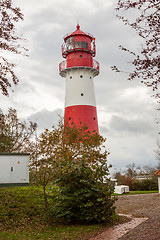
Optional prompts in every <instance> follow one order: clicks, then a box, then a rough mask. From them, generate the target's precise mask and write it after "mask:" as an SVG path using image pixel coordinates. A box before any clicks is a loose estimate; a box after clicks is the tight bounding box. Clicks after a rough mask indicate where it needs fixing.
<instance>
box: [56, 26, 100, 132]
mask: <svg viewBox="0 0 160 240" xmlns="http://www.w3.org/2000/svg"><path fill="white" fill-rule="evenodd" d="M95 53H96V51H95V38H94V37H93V36H92V35H91V34H89V33H84V32H82V31H81V30H80V26H79V25H77V30H76V31H74V32H73V33H72V34H67V35H66V36H65V37H64V43H63V45H62V56H63V57H64V58H66V60H65V61H63V62H61V63H60V65H59V72H60V75H61V76H62V77H65V78H66V94H65V113H64V122H65V123H71V122H74V123H75V124H76V126H77V127H80V126H83V125H84V124H85V125H87V126H88V128H89V131H91V132H92V131H96V132H97V133H98V120H97V109H96V101H95V92H94V81H93V78H94V77H95V76H97V75H98V74H99V63H98V62H97V61H96V60H94V59H93V57H94V56H95Z"/></svg>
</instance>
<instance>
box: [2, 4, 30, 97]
mask: <svg viewBox="0 0 160 240" xmlns="http://www.w3.org/2000/svg"><path fill="white" fill-rule="evenodd" d="M20 20H23V14H22V12H21V10H20V8H18V7H15V6H14V4H13V2H12V0H1V1H0V49H1V54H0V90H1V92H2V94H3V95H6V96H9V92H8V89H9V88H11V87H12V83H13V84H14V85H17V84H18V82H19V80H18V77H17V76H16V74H15V72H14V67H15V64H14V63H12V62H10V61H8V59H7V58H6V57H5V53H6V52H11V53H14V54H21V55H22V54H24V53H25V52H26V51H27V49H25V48H24V47H22V46H21V44H20V42H21V41H22V40H24V39H22V38H21V37H19V36H17V35H16V28H15V25H16V23H17V22H19V21H20Z"/></svg>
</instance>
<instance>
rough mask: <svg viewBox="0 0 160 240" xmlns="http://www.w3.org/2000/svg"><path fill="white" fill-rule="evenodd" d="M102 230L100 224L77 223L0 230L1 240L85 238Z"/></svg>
mask: <svg viewBox="0 0 160 240" xmlns="http://www.w3.org/2000/svg"><path fill="white" fill-rule="evenodd" d="M103 230H104V226H102V225H100V224H99V225H98V224H96V225H88V226H87V225H77V226H58V227H44V228H39V229H34V228H31V229H28V230H27V229H24V230H23V231H22V230H21V231H8V232H1V233H0V239H1V240H7V239H9V240H31V239H33V240H34V239H39V240H40V239H41V240H49V239H54V240H56V239H58V240H64V239H67V240H72V239H74V240H75V239H77V240H78V239H83V240H87V239H88V238H89V237H91V236H93V235H94V234H96V233H97V232H101V231H103Z"/></svg>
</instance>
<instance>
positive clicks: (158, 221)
mask: <svg viewBox="0 0 160 240" xmlns="http://www.w3.org/2000/svg"><path fill="white" fill-rule="evenodd" d="M116 211H117V213H122V214H130V215H132V217H133V219H132V221H131V222H128V223H125V224H120V225H117V226H115V227H112V228H109V229H107V230H106V231H105V232H103V233H102V234H100V235H98V236H96V237H94V238H91V239H90V240H102V239H103V240H117V239H118V240H160V194H156V193H155V194H142V195H128V196H127V195H122V196H119V197H118V200H117V202H116ZM126 232H127V233H126ZM122 235H123V236H122Z"/></svg>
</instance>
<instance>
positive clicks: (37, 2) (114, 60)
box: [0, 0, 158, 171]
mask: <svg viewBox="0 0 160 240" xmlns="http://www.w3.org/2000/svg"><path fill="white" fill-rule="evenodd" d="M13 2H14V3H15V4H16V5H17V6H19V7H20V8H21V10H22V12H23V13H24V21H23V22H21V23H18V24H17V31H18V33H19V34H23V37H25V38H26V42H25V43H24V45H25V47H27V48H28V49H29V57H28V58H25V57H22V56H12V55H11V56H9V58H10V59H11V60H13V61H15V62H16V63H17V67H16V69H15V71H16V74H17V75H18V77H19V79H20V83H19V85H18V86H17V87H16V88H14V92H10V97H9V98H8V97H5V96H2V95H0V107H1V108H2V110H3V111H6V110H7V108H8V107H13V108H15V109H17V112H18V116H19V117H21V118H24V119H31V120H33V121H36V122H37V123H38V131H39V132H40V131H42V130H43V129H44V128H51V126H52V125H53V124H55V123H56V122H57V119H58V117H57V113H58V114H59V113H60V114H62V115H63V109H64V97H65V96H64V94H65V79H64V78H62V77H61V76H60V75H59V72H58V65H59V63H60V62H61V61H63V60H64V59H63V58H62V55H61V45H62V43H63V36H64V35H65V34H67V33H71V32H73V31H75V30H76V24H77V20H78V21H79V24H80V27H81V30H82V31H84V32H89V33H91V34H92V35H94V36H95V38H96V49H97V55H96V57H95V59H96V60H97V61H98V62H99V63H100V74H99V76H97V77H95V78H94V82H95V93H96V103H97V111H98V121H99V129H100V133H101V134H102V135H103V136H104V137H106V138H107V142H106V147H107V149H109V151H110V153H111V154H110V155H109V162H110V163H111V164H112V165H113V168H112V171H113V170H114V169H115V168H116V169H117V170H119V169H123V168H124V167H125V166H126V165H128V164H132V163H135V164H136V165H137V166H139V165H140V166H143V165H152V166H153V165H156V164H157V161H156V158H155V153H154V149H155V148H156V144H157V140H158V124H156V121H155V118H158V112H157V111H155V108H156V107H157V106H156V103H155V100H154V98H152V97H151V95H152V92H151V91H150V90H149V89H148V88H146V87H145V86H144V85H142V84H141V83H140V82H139V81H132V82H129V81H127V74H126V73H115V72H113V71H112V70H111V66H112V65H117V66H119V67H120V68H121V69H124V70H127V71H130V70H131V66H130V64H129V63H128V62H129V61H130V60H131V57H130V55H128V54H127V53H124V52H122V51H120V50H119V49H118V46H119V45H123V46H124V47H128V48H129V49H131V50H135V49H138V47H140V42H139V38H138V37H137V36H136V34H135V32H134V31H133V30H132V29H130V28H129V27H128V26H124V25H123V23H121V22H120V21H119V20H118V19H117V18H116V11H115V10H114V8H115V6H116V5H115V4H116V0H87V1H86V0H45V1H43V0H34V1H33V0H23V1H19V0H13ZM130 14H134V13H130Z"/></svg>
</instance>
